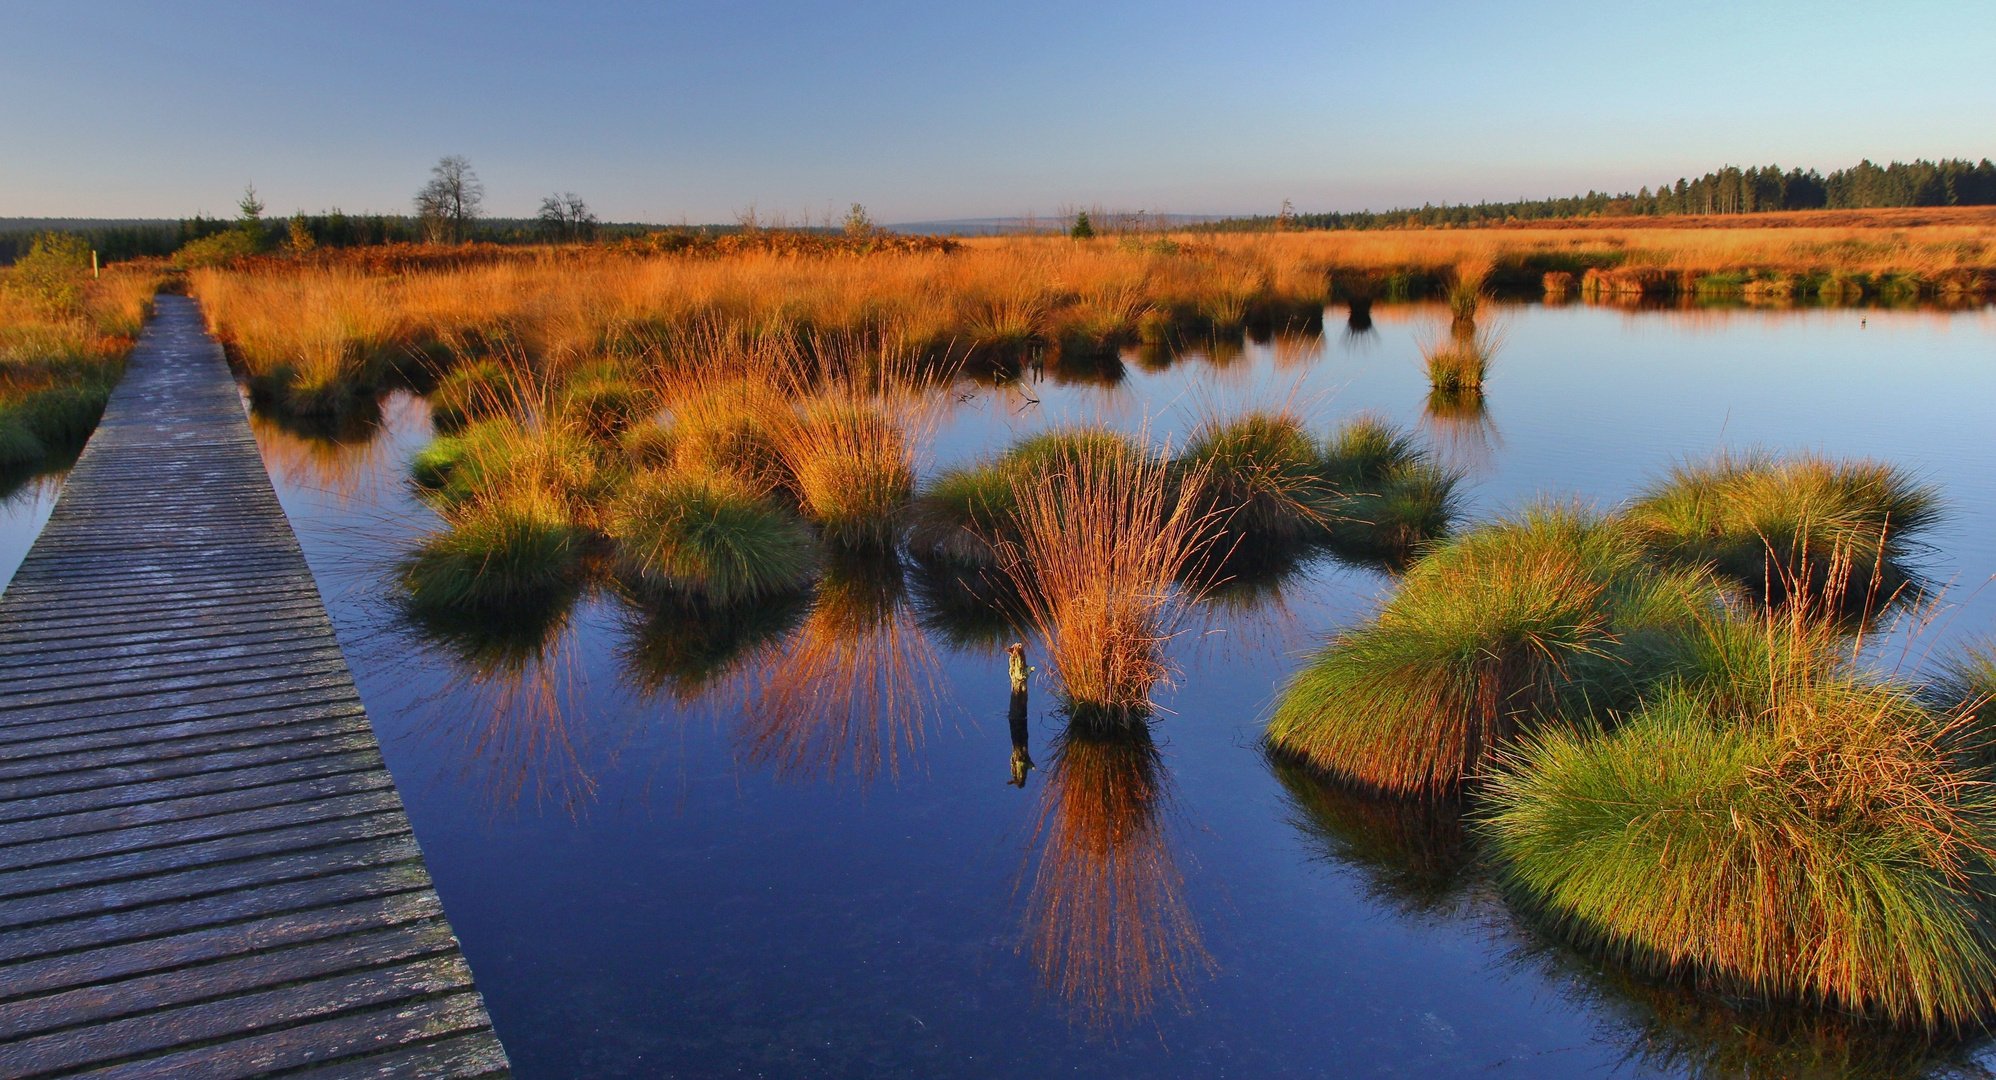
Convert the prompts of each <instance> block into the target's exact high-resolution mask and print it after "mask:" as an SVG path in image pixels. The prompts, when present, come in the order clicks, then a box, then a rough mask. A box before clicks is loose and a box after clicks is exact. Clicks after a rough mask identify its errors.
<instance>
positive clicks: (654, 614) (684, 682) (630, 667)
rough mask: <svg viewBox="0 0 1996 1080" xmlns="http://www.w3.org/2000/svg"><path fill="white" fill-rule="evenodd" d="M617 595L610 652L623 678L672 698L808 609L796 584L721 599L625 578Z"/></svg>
mask: <svg viewBox="0 0 1996 1080" xmlns="http://www.w3.org/2000/svg"><path fill="white" fill-rule="evenodd" d="M620 596H621V597H622V599H623V604H622V607H621V610H620V611H619V614H618V630H619V631H620V633H619V635H618V637H619V640H618V643H617V660H618V666H619V670H620V671H621V672H622V674H623V677H624V682H625V684H626V685H628V686H630V687H631V688H632V689H633V690H635V691H636V692H637V693H638V695H639V696H640V697H641V698H646V699H651V698H657V697H664V698H667V699H669V700H670V701H672V702H673V703H674V704H678V705H688V704H692V703H694V702H697V701H698V700H699V699H700V697H701V695H703V694H705V693H707V692H708V691H710V690H711V689H712V688H713V687H714V686H715V684H717V683H719V682H721V681H723V680H724V679H727V678H728V677H730V676H733V675H737V674H739V673H740V672H741V671H742V669H743V668H745V667H747V666H748V665H749V664H751V663H753V662H755V660H756V659H757V658H758V657H763V658H766V657H767V656H768V655H769V654H770V653H772V652H773V651H774V650H775V649H776V648H777V645H778V644H779V643H780V642H781V641H782V639H783V638H784V637H785V636H786V635H788V634H790V633H791V632H792V631H794V630H796V629H797V627H798V626H800V625H801V624H802V623H803V622H804V619H805V617H806V616H807V615H808V614H809V613H810V610H811V598H810V594H808V593H802V592H798V593H786V594H781V595H777V596H772V597H764V598H761V599H758V600H756V601H754V602H752V603H743V604H734V605H729V606H726V607H722V606H717V605H714V604H710V603H707V602H705V601H702V600H699V599H696V598H692V597H685V596H677V595H671V594H666V595H659V594H657V593H656V592H653V591H651V590H646V589H642V588H639V587H635V586H632V585H629V584H625V585H624V586H623V588H621V589H620Z"/></svg>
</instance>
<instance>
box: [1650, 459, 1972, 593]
mask: <svg viewBox="0 0 1996 1080" xmlns="http://www.w3.org/2000/svg"><path fill="white" fill-rule="evenodd" d="M1940 513H1941V498H1940V493H1939V492H1938V491H1937V490H1936V489H1935V488H1933V487H1932V486H1931V485H1928V484H1923V483H1920V482H1919V481H1918V480H1916V479H1914V478H1913V477H1912V476H1911V475H1909V474H1908V473H1906V472H1905V471H1904V470H1902V469H1899V468H1896V467H1894V466H1891V465H1887V464H1884V463H1882V462H1876V461H1869V460H1865V459H1848V460H1835V459H1831V458H1827V457H1822V456H1819V455H1815V454H1795V455H1789V456H1776V455H1773V454H1769V453H1765V452H1758V451H1756V452H1749V453H1746V454H1721V455H1719V456H1717V457H1715V458H1712V459H1711V460H1709V461H1704V462H1696V463H1686V464H1682V465H1679V466H1677V467H1676V468H1674V469H1672V470H1671V471H1670V474H1669V475H1668V476H1667V477H1666V478H1665V479H1663V480H1662V481H1660V482H1657V483H1654V484H1651V485H1649V486H1648V487H1647V488H1645V489H1644V490H1643V491H1642V492H1641V494H1640V495H1639V496H1638V497H1637V499H1636V501H1635V503H1634V504H1633V505H1631V506H1630V507H1629V508H1628V510H1627V512H1626V514H1625V516H1626V518H1627V519H1628V522H1629V524H1630V526H1631V527H1632V528H1634V529H1635V530H1636V531H1637V532H1638V533H1639V534H1640V535H1641V536H1642V537H1643V538H1644V541H1645V543H1647V544H1648V545H1650V546H1651V547H1652V548H1653V549H1655V550H1656V551H1657V552H1658V553H1659V554H1661V555H1662V556H1663V557H1665V558H1667V559H1670V560H1672V561H1675V562H1678V563H1681V564H1692V565H1710V566H1712V567H1713V568H1715V569H1716V570H1717V571H1718V572H1719V573H1721V574H1723V575H1725V576H1726V577H1728V578H1730V579H1732V580H1734V581H1737V582H1739V583H1740V584H1742V585H1744V586H1745V587H1746V588H1747V589H1748V590H1749V591H1751V592H1752V593H1753V594H1754V595H1755V596H1756V597H1759V598H1762V599H1765V600H1767V601H1768V602H1769V603H1780V602H1784V601H1787V600H1791V599H1793V600H1800V601H1803V602H1806V603H1818V604H1820V603H1829V604H1831V605H1833V606H1836V607H1839V608H1842V609H1846V610H1848V609H1850V608H1853V607H1857V608H1862V609H1865V610H1877V609H1878V608H1879V607H1882V606H1884V605H1885V604H1887V603H1889V602H1890V601H1891V600H1893V599H1894V598H1895V597H1898V596H1900V595H1902V594H1903V593H1905V592H1906V591H1907V590H1908V588H1909V586H1912V585H1914V584H1915V581H1914V577H1913V573H1912V571H1911V569H1910V567H1909V565H1908V562H1909V557H1910V556H1911V554H1912V553H1913V551H1912V541H1913V538H1914V537H1916V536H1918V535H1919V534H1920V533H1922V532H1924V531H1926V530H1927V529H1929V528H1931V527H1932V526H1933V525H1934V524H1935V522H1936V521H1938V520H1939V518H1940Z"/></svg>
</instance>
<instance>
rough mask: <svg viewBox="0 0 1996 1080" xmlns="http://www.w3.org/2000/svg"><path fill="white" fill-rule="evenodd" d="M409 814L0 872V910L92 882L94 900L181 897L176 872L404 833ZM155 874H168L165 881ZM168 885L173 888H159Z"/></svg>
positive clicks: (73, 893)
mask: <svg viewBox="0 0 1996 1080" xmlns="http://www.w3.org/2000/svg"><path fill="white" fill-rule="evenodd" d="M408 833H409V819H408V817H407V816H405V815H404V814H403V813H402V808H401V807H400V806H399V805H398V806H394V807H390V808H388V809H387V810H385V811H384V810H380V809H377V810H375V811H374V812H372V813H370V814H368V815H367V816H365V817H361V816H346V817H338V818H332V819H329V820H327V819H320V820H312V821H308V822H305V823H303V824H298V825H293V826H290V827H288V828H271V829H259V830H256V831H254V832H237V833H232V834H228V835H224V836H219V837H214V838H212V839H206V840H198V841H191V842H188V843H183V844H174V845H172V846H170V847H153V848H141V849H139V850H135V851H121V852H115V853H112V854H107V855H98V856H93V857H90V858H83V859H68V860H64V861H62V862H57V863H50V864H48V865H44V866H31V867H26V868H24V869H20V870H11V869H10V870H6V871H0V909H4V907H5V904H6V903H8V902H11V901H14V900H16V899H24V900H25V899H33V898H42V899H50V898H55V897H60V898H61V902H62V904H63V905H64V906H65V909H67V908H69V907H70V906H72V905H79V906H80V905H82V904H85V903H87V902H88V899H89V898H90V897H91V895H92V893H91V891H90V889H91V887H95V888H96V889H97V890H98V891H99V892H101V893H102V895H103V896H104V897H105V899H104V900H102V901H100V902H99V903H98V904H97V905H96V906H97V907H107V906H111V905H113V904H129V903H135V902H144V901H145V900H146V899H147V898H148V897H151V898H154V899H157V898H158V897H159V896H161V895H167V896H186V895H191V893H192V891H193V890H194V889H196V888H198V886H197V885H195V884H194V883H192V882H190V881H189V880H188V879H187V878H185V877H180V876H178V875H180V874H184V873H187V872H192V871H198V870H201V869H204V868H210V867H221V866H230V867H235V866H241V865H244V864H243V863H242V862H241V860H245V859H260V858H264V857H270V856H291V855H295V854H298V853H300V852H311V851H314V850H317V849H320V848H324V847H327V846H330V845H334V844H351V843H355V842H358V841H365V840H379V839H381V838H383V837H399V836H406V835H408ZM157 875H176V879H175V880H174V881H173V882H171V883H170V884H169V883H160V882H155V881H154V880H153V878H154V877H155V876H157ZM165 889H175V890H181V891H178V892H169V893H163V892H162V890H165Z"/></svg>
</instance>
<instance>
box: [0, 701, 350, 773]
mask: <svg viewBox="0 0 1996 1080" xmlns="http://www.w3.org/2000/svg"><path fill="white" fill-rule="evenodd" d="M348 717H357V718H361V719H365V718H366V713H365V711H364V710H363V709H362V708H361V707H360V703H359V702H339V703H329V702H312V703H309V704H306V705H293V706H289V707H286V708H282V709H258V708H247V709H238V710H236V711H233V712H217V713H216V714H215V715H213V716H203V717H200V718H198V719H193V720H175V721H171V722H167V723H150V724H148V723H132V722H130V720H131V717H129V716H122V717H118V718H116V719H115V720H111V719H109V718H106V719H103V720H95V721H64V722H62V723H59V724H46V725H35V726H33V727H31V728H28V729H27V730H26V731H22V730H20V729H12V730H5V729H0V746H4V747H5V748H6V749H5V750H4V751H0V752H4V753H5V754H7V755H8V756H9V757H11V758H15V759H26V758H33V757H41V756H43V755H46V754H67V753H76V752H78V751H83V750H92V749H97V748H101V747H113V746H132V745H136V744H139V743H152V744H163V743H165V742H167V741H169V740H173V739H182V738H187V737H190V736H194V735H212V734H218V733H221V732H224V731H233V730H236V729H238V728H260V727H281V726H284V725H289V724H296V723H300V722H304V721H308V720H333V719H345V718H348ZM83 724H91V725H94V726H96V727H97V730H90V729H89V728H83V729H82V730H77V729H78V728H79V727H81V726H82V725H83ZM8 735H39V736H41V737H40V738H33V737H23V738H7V737H6V736H8Z"/></svg>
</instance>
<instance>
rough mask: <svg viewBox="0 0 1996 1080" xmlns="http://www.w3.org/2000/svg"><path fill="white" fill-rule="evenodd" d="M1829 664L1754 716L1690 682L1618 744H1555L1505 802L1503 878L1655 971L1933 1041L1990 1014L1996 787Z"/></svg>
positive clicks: (1896, 699) (1515, 782)
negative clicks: (1862, 1017)
mask: <svg viewBox="0 0 1996 1080" xmlns="http://www.w3.org/2000/svg"><path fill="white" fill-rule="evenodd" d="M1770 651H1775V652H1778V651H1782V649H1779V648H1777V649H1775V650H1770ZM1817 666H1818V665H1813V664H1805V665H1798V666H1796V667H1795V668H1794V669H1793V670H1792V671H1790V672H1789V673H1787V674H1785V675H1784V676H1783V677H1781V678H1778V679H1776V680H1775V681H1774V682H1773V683H1772V684H1771V685H1772V696H1771V698H1770V699H1769V700H1767V701H1765V702H1762V703H1757V704H1756V705H1755V706H1753V707H1750V708H1749V709H1741V708H1737V707H1730V706H1728V705H1726V704H1725V703H1724V702H1723V700H1722V698H1721V697H1720V696H1717V695H1714V694H1711V693H1707V692H1703V691H1701V690H1699V689H1697V688H1694V687H1680V688H1678V689H1675V690H1672V691H1670V692H1667V693H1665V694H1663V695H1662V696H1661V697H1660V698H1658V699H1657V700H1655V701H1653V702H1652V703H1651V704H1650V705H1648V706H1647V707H1646V708H1644V709H1643V710H1642V711H1641V713H1640V714H1639V715H1637V716H1636V717H1635V718H1633V719H1632V720H1630V721H1629V722H1628V723H1627V724H1625V725H1623V726H1622V727H1620V728H1619V729H1618V730H1616V731H1615V732H1613V733H1612V734H1609V735H1607V736H1605V737H1601V738H1590V737H1588V735H1587V734H1586V733H1582V732H1575V731H1572V730H1567V729H1563V728H1557V727H1549V728H1545V729H1542V730H1541V731H1539V732H1538V733H1537V734H1536V735H1535V736H1533V737H1532V738H1530V739H1529V740H1527V741H1526V742H1524V743H1523V744H1521V745H1520V746H1518V747H1517V748H1516V749H1515V750H1514V751H1512V752H1511V754H1510V755H1509V760H1508V761H1507V762H1506V768H1504V769H1503V770H1501V771H1500V772H1499V774H1498V775H1497V776H1496V777H1495V778H1494V779H1493V780H1492V782H1491V784H1490V785H1489V787H1488V789H1487V795H1488V797H1489V800H1490V804H1489V805H1490V814H1489V818H1488V821H1487V832H1488V834H1489V836H1490V838H1491V842H1492V844H1493V847H1494V849H1495V852H1496V854H1497V855H1498V856H1499V858H1500V864H1499V865H1500V869H1501V872H1502V873H1503V874H1504V876H1505V879H1506V880H1507V882H1508V883H1509V884H1510V886H1511V887H1512V889H1513V890H1514V892H1515V894H1516V895H1518V896H1519V897H1521V898H1522V899H1523V900H1524V901H1525V902H1526V903H1527V905H1528V906H1529V907H1530V908H1532V909H1534V910H1536V911H1538V912H1540V913H1541V914H1542V915H1543V917H1544V918H1545V919H1546V921H1548V922H1549V923H1550V924H1551V926H1552V927H1553V928H1554V929H1555V931H1556V932H1558V933H1560V934H1562V935H1563V936H1565V937H1567V938H1569V939H1571V940H1573V941H1575V942H1576V943H1577V944H1580V945H1582V946H1583V947H1585V948H1589V949H1591V950H1593V951H1595V952H1597V953H1599V954H1603V955H1606V956H1608V957H1610V958H1612V959H1614V960H1615V961H1617V962H1619V963H1621V964H1624V965H1627V966H1628V967H1630V968H1631V969H1633V970H1636V971H1639V972H1646V973H1649V974H1653V975H1659V976H1689V977H1692V978H1694V979H1695V980H1697V981H1699V982H1702V983H1704V984H1706V985H1708V986H1709V987H1710V988H1712V989H1715V990H1718V991H1720V992H1723V993H1733V994H1744V995H1749V996H1752V997H1755V998H1759V999H1762V1000H1786V1001H1803V1002H1807V1003H1811V1004H1816V1005H1824V1006H1829V1007H1832V1008H1838V1009H1844V1010H1849V1011H1853V1012H1859V1013H1866V1014H1872V1015H1877V1016H1880V1017H1882V1018H1884V1019H1887V1020H1889V1021H1892V1022H1897V1023H1905V1024H1912V1025H1919V1026H1924V1027H1927V1028H1942V1027H1952V1026H1954V1025H1957V1024H1962V1023H1967V1022H1970V1021H1973V1020H1976V1019H1980V1018H1983V1017H1985V1016H1987V1015H1988V1013H1989V1007H1990V1003H1991V1001H1992V997H1993V996H1996V934H1992V931H1996V926H1992V923H1991V920H1990V916H1989V911H1990V906H1989V905H1990V901H1991V899H1992V897H1991V895H1990V894H1989V892H1988V888H1989V884H1990V881H1991V873H1992V871H1996V866H1992V863H1991V848H1990V846H1989V845H1990V841H1991V840H1992V839H1996V837H1992V835H1991V832H1990V829H1989V824H1990V821H1991V817H1990V813H1991V811H1992V809H1996V807H1992V805H1991V797H1990V794H1989V789H1988V787H1987V784H1986V780H1985V777H1984V776H1983V774H1982V773H1981V772H1980V771H1979V770H1973V769H1965V768H1963V767H1961V766H1960V765H1959V764H1958V762H1957V760H1956V759H1955V757H1954V755H1953V754H1952V753H1951V752H1950V745H1951V743H1952V729H1953V727H1954V721H1953V720H1952V718H1950V717H1949V716H1947V715H1946V714H1941V713H1936V712H1934V711H1932V710H1929V709H1927V708H1925V707H1923V706H1922V705H1921V704H1920V703H1919V702H1918V701H1917V700H1916V699H1915V698H1914V697H1913V695H1912V694H1911V692H1910V691H1909V690H1907V689H1906V688H1903V687H1899V686H1894V685H1890V684H1886V683H1881V682H1877V681H1873V680H1868V679H1865V678H1863V677H1860V676H1858V675H1856V674H1854V673H1853V672H1851V671H1849V670H1848V669H1847V668H1846V667H1841V666H1832V667H1830V668H1829V669H1828V670H1815V671H1812V670H1811V668H1815V667H1817Z"/></svg>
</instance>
